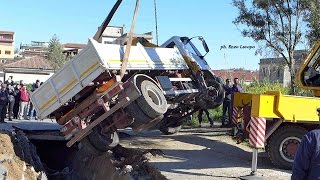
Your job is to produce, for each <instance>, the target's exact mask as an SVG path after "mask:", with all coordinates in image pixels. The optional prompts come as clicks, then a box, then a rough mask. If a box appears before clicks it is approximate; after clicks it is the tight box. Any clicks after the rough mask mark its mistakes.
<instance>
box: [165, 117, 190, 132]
mask: <svg viewBox="0 0 320 180" xmlns="http://www.w3.org/2000/svg"><path fill="white" fill-rule="evenodd" d="M189 117H191V116H187V117H184V118H183V121H181V118H182V117H174V116H170V117H167V118H166V119H164V120H163V121H162V122H161V123H160V125H159V130H160V131H161V132H162V134H164V135H172V134H176V133H178V132H179V131H180V129H181V128H182V124H183V122H185V121H186V119H188V118H189Z"/></svg>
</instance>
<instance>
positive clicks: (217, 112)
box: [184, 105, 222, 127]
mask: <svg viewBox="0 0 320 180" xmlns="http://www.w3.org/2000/svg"><path fill="white" fill-rule="evenodd" d="M209 113H210V117H211V118H212V119H213V121H218V122H220V118H221V116H222V105H221V106H219V107H217V108H216V109H209ZM202 121H203V122H204V123H208V122H209V121H208V118H207V115H206V113H203V115H202ZM184 126H190V127H197V126H199V119H198V112H196V113H194V114H193V115H192V119H190V120H187V121H186V122H185V123H184Z"/></svg>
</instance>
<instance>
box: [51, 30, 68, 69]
mask: <svg viewBox="0 0 320 180" xmlns="http://www.w3.org/2000/svg"><path fill="white" fill-rule="evenodd" d="M48 60H49V61H50V62H51V63H52V65H53V68H54V70H56V69H59V68H60V67H61V66H62V65H63V64H64V63H65V62H66V57H65V55H64V54H63V47H62V44H61V43H60V41H59V38H58V36H57V35H53V37H52V38H51V39H50V41H49V47H48Z"/></svg>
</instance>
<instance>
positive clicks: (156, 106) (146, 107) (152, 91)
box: [136, 80, 167, 119]
mask: <svg viewBox="0 0 320 180" xmlns="http://www.w3.org/2000/svg"><path fill="white" fill-rule="evenodd" d="M137 86H138V87H139V89H140V91H141V94H142V96H140V97H139V98H138V99H137V100H136V103H137V104H138V105H139V107H140V109H141V110H142V111H143V112H144V113H145V114H146V115H147V116H149V117H150V118H152V119H154V118H156V117H159V116H161V115H163V114H164V113H166V112H167V100H166V98H165V97H164V95H163V92H162V91H161V90H160V89H159V87H158V86H157V85H156V84H154V83H153V82H151V81H149V80H143V81H142V82H141V83H138V84H137Z"/></svg>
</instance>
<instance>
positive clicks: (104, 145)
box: [88, 125, 119, 152]
mask: <svg viewBox="0 0 320 180" xmlns="http://www.w3.org/2000/svg"><path fill="white" fill-rule="evenodd" d="M88 140H89V141H90V142H91V144H92V145H93V146H94V147H95V148H96V149H97V150H99V151H100V152H106V151H108V150H109V149H111V148H113V147H115V146H117V145H118V144H119V136H118V133H117V132H116V131H115V132H106V133H103V132H102V127H101V126H99V125H98V126H96V127H95V128H93V132H91V133H90V134H89V135H88Z"/></svg>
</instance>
